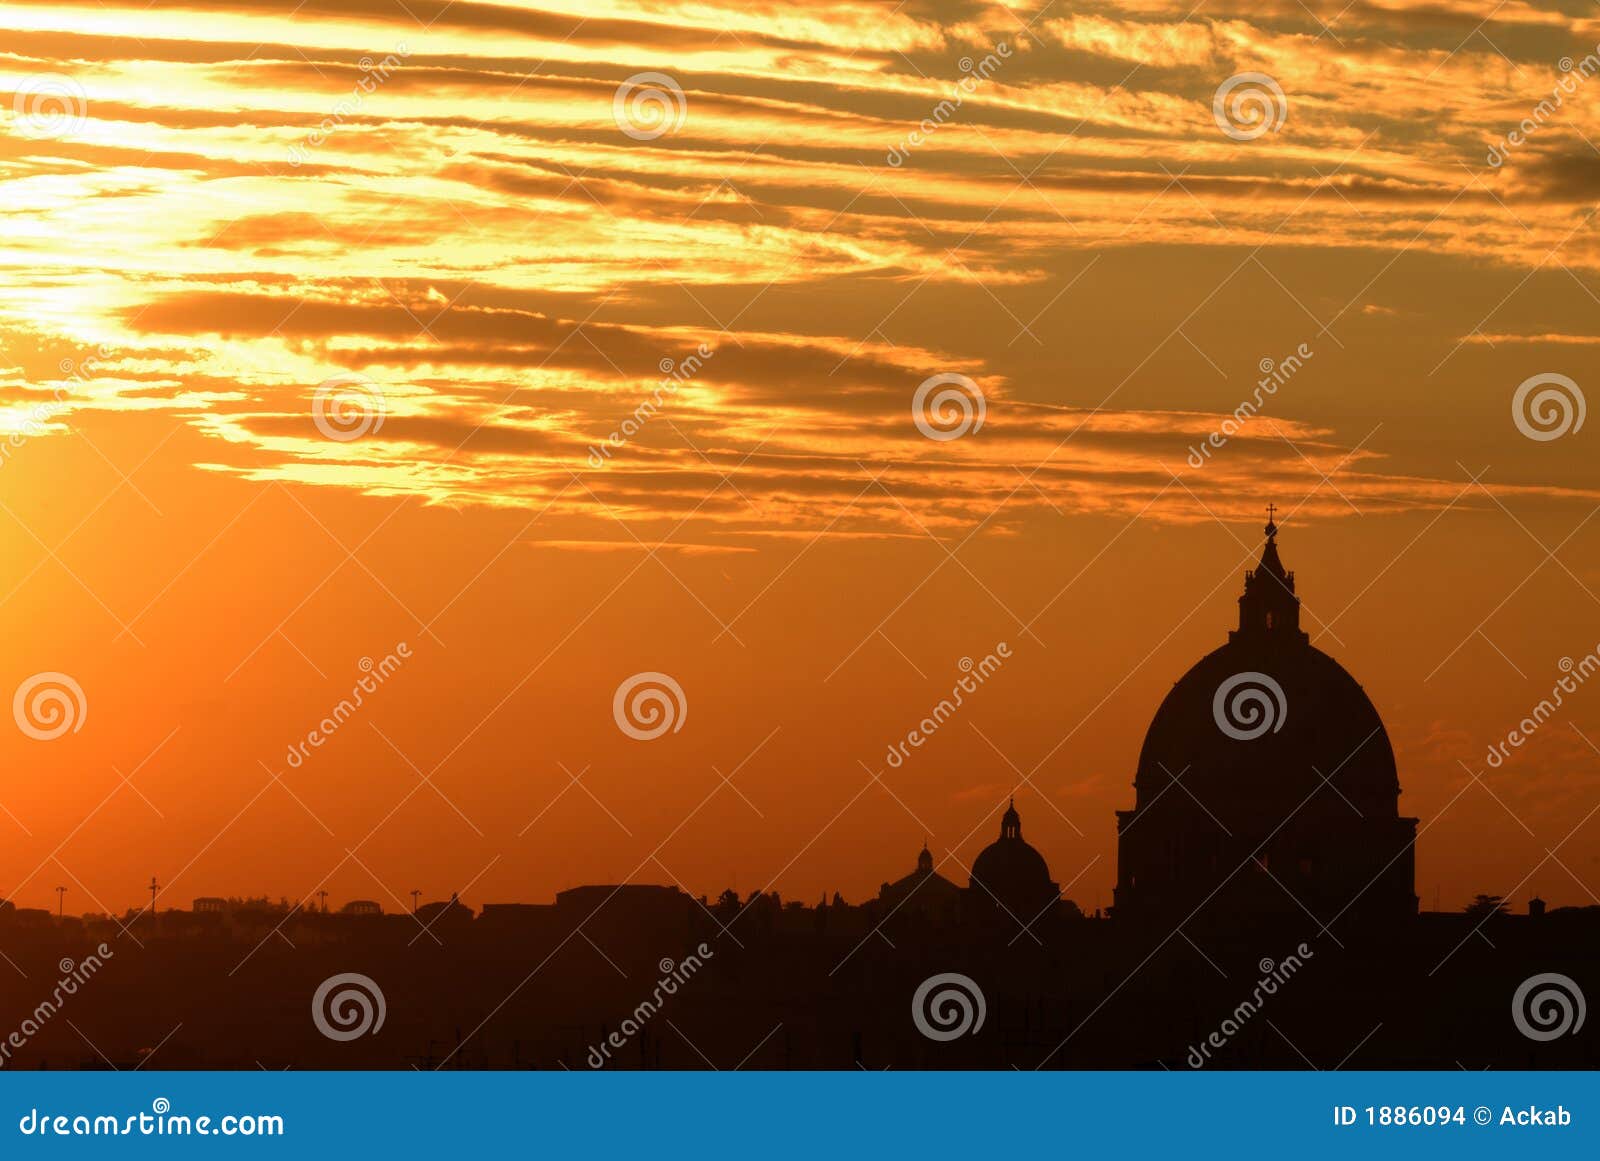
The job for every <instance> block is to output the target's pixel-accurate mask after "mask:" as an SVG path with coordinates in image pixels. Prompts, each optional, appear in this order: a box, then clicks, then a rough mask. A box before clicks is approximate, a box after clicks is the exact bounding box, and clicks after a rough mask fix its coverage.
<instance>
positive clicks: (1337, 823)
mask: <svg viewBox="0 0 1600 1161" xmlns="http://www.w3.org/2000/svg"><path fill="white" fill-rule="evenodd" d="M1265 532H1266V545H1265V547H1264V548H1263V550H1262V553H1261V563H1260V564H1259V565H1258V566H1257V567H1256V568H1255V569H1254V570H1253V571H1251V572H1247V573H1246V574H1245V586H1244V593H1243V595H1241V596H1240V598H1239V627H1238V628H1237V629H1236V630H1234V631H1233V632H1230V633H1229V634H1228V641H1227V643H1226V644H1225V645H1223V646H1221V647H1220V648H1218V649H1216V650H1214V651H1212V652H1211V653H1209V654H1207V655H1206V656H1205V657H1203V658H1202V659H1201V660H1200V661H1199V662H1197V663H1196V664H1195V665H1194V667H1193V668H1192V669H1190V670H1189V672H1188V673H1186V674H1184V675H1183V677H1182V678H1180V679H1179V680H1178V682H1177V683H1176V684H1175V685H1173V687H1172V690H1171V692H1169V693H1168V694H1167V696H1166V698H1165V699H1164V700H1163V701H1162V703H1161V706H1160V708H1159V709H1158V710H1157V711H1156V714H1155V718H1154V719H1153V720H1152V721H1151V723H1150V728H1149V731H1148V732H1147V733H1146V735H1145V740H1144V746H1143V748H1142V750H1141V751H1140V754H1139V765H1138V771H1137V774H1136V775H1135V778H1134V807H1133V809H1132V810H1124V811H1118V812H1117V834H1118V843H1117V848H1118V849H1117V871H1118V878H1117V886H1116V894H1115V900H1116V902H1115V911H1114V914H1115V915H1116V917H1117V918H1119V919H1125V920H1130V921H1140V922H1149V923H1165V924H1171V923H1176V922H1180V921H1184V920H1186V919H1187V918H1190V917H1192V920H1193V922H1196V923H1200V924H1202V925H1204V924H1206V923H1208V922H1210V923H1213V924H1214V923H1217V922H1225V923H1236V922H1239V921H1240V920H1241V918H1250V919H1254V920H1258V921H1267V920H1272V919H1275V918H1295V917H1303V916H1304V915H1305V913H1306V912H1307V911H1309V912H1310V913H1311V914H1312V915H1314V916H1315V917H1316V918H1317V920H1318V922H1319V923H1322V924H1333V923H1335V922H1339V923H1342V924H1345V925H1352V924H1357V923H1362V922H1378V923H1393V922H1395V921H1399V920H1404V919H1406V918H1409V917H1412V916H1415V915H1416V913H1417V896H1416V893H1415V889H1414V886H1413V879H1414V857H1413V844H1414V842H1415V839H1416V826H1417V820H1416V819H1415V818H1405V817H1402V816H1401V815H1400V811H1399V797H1400V783H1399V780H1398V778H1397V776H1396V772H1395V760H1394V750H1393V748H1392V747H1391V746H1390V744H1389V735H1388V733H1387V732H1386V731H1385V730H1384V727H1383V721H1382V719H1381V718H1380V717H1379V716H1378V711H1377V710H1376V708H1374V706H1373V704H1372V702H1371V700H1370V699H1369V698H1368V697H1367V695H1366V693H1365V691H1363V690H1362V688H1361V686H1360V685H1359V684H1358V683H1357V682H1356V680H1355V679H1354V678H1353V677H1351V676H1350V674H1349V673H1347V672H1346V671H1345V670H1344V668H1343V667H1342V666H1341V665H1340V664H1339V663H1338V662H1337V661H1335V660H1334V659H1333V658H1332V657H1329V656H1328V655H1327V654H1326V653H1324V652H1322V651H1321V650H1320V649H1318V648H1316V647H1315V646H1313V645H1312V644H1311V642H1310V638H1309V636H1308V635H1307V633H1306V632H1305V631H1304V630H1302V629H1301V628H1300V598H1299V597H1298V596H1296V595H1295V576H1294V573H1293V572H1290V571H1289V570H1287V569H1285V568H1284V566H1283V561H1282V559H1281V558H1280V556H1279V554H1278V545H1277V533H1278V527H1277V525H1276V524H1275V523H1273V522H1272V521H1271V519H1270V515H1269V520H1268V523H1267V526H1266V529H1265Z"/></svg>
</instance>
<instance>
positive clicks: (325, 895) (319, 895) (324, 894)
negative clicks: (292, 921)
mask: <svg viewBox="0 0 1600 1161" xmlns="http://www.w3.org/2000/svg"><path fill="white" fill-rule="evenodd" d="M317 898H318V899H320V900H322V913H323V914H324V915H326V914H327V913H328V893H327V892H326V891H318V892H317Z"/></svg>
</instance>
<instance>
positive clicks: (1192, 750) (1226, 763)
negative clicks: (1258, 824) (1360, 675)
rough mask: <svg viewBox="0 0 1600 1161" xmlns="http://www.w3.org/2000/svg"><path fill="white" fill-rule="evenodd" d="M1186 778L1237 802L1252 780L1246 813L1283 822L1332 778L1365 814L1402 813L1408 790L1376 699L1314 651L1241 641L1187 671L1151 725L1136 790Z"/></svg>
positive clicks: (1197, 788) (1194, 786) (1203, 791)
mask: <svg viewBox="0 0 1600 1161" xmlns="http://www.w3.org/2000/svg"><path fill="white" fill-rule="evenodd" d="M1258 674H1259V675H1261V677H1264V678H1267V679H1269V680H1268V681H1262V680H1259V679H1257V678H1256V677H1255V676H1254V675H1258ZM1235 679H1238V680H1235ZM1230 681H1234V684H1233V685H1231V686H1230V685H1229V684H1228V683H1229V682H1230ZM1274 684H1275V685H1276V687H1277V689H1278V690H1281V692H1282V697H1281V698H1279V697H1277V696H1276V693H1275V690H1274V689H1273V685H1274ZM1219 690H1220V691H1222V696H1221V697H1220V698H1219V696H1218V691H1219ZM1219 720H1220V721H1222V722H1226V723H1227V724H1228V725H1229V726H1230V727H1231V728H1232V729H1233V731H1234V732H1233V733H1232V734H1230V733H1228V732H1225V730H1224V729H1223V728H1222V726H1221V725H1219ZM1258 731H1259V733H1258ZM1185 771H1186V772H1185ZM1177 776H1181V777H1182V778H1183V780H1184V782H1185V784H1186V785H1187V786H1188V788H1189V789H1190V790H1191V791H1193V792H1194V793H1195V794H1196V795H1197V796H1199V797H1200V799H1201V800H1202V801H1206V802H1210V801H1211V799H1210V798H1209V797H1208V795H1207V791H1210V790H1215V791H1216V792H1217V795H1216V797H1217V800H1218V802H1219V804H1224V803H1226V804H1227V805H1233V800H1235V799H1238V798H1239V795H1238V793H1237V792H1238V791H1239V790H1242V789H1245V787H1244V786H1243V785H1242V782H1245V781H1249V782H1250V783H1251V785H1250V786H1249V789H1250V790H1251V791H1252V795H1251V797H1250V799H1249V800H1246V801H1244V802H1241V803H1239V806H1241V807H1243V808H1245V809H1249V810H1257V809H1264V810H1271V811H1275V812H1278V813H1279V815H1280V817H1281V813H1282V812H1283V811H1285V810H1287V809H1290V808H1293V807H1294V806H1295V804H1296V803H1298V802H1300V801H1301V800H1302V799H1304V798H1305V797H1306V796H1307V795H1309V794H1312V793H1313V792H1314V791H1315V790H1316V789H1317V788H1318V787H1319V786H1320V785H1321V784H1322V783H1323V780H1324V778H1326V779H1327V780H1328V781H1329V782H1330V783H1331V784H1332V785H1333V786H1335V787H1337V788H1338V790H1339V792H1340V793H1342V794H1344V795H1345V796H1346V797H1348V798H1349V799H1350V800H1351V801H1352V802H1353V803H1354V804H1355V806H1356V807H1357V809H1359V810H1360V811H1361V812H1362V813H1364V814H1370V813H1376V812H1381V811H1383V810H1384V809H1385V808H1387V809H1388V810H1390V811H1393V810H1394V809H1395V808H1396V799H1397V797H1398V795H1399V793H1400V783H1399V780H1398V778H1397V777H1396V775H1395V763H1394V750H1393V748H1392V747H1391V746H1390V744H1389V735H1388V732H1387V731H1385V730H1384V728H1383V720H1382V719H1381V718H1380V717H1379V716H1378V711H1377V709H1376V708H1375V707H1374V706H1373V704H1372V700H1371V699H1370V698H1368V697H1367V695H1366V691H1365V690H1363V689H1362V688H1361V686H1360V685H1359V684H1358V683H1357V682H1356V679H1355V678H1353V677H1351V676H1350V674H1349V673H1347V672H1346V671H1345V669H1344V667H1343V666H1342V665H1340V664H1339V663H1338V662H1337V661H1335V660H1334V659H1333V658H1332V657H1329V656H1328V655H1327V654H1326V653H1324V652H1322V650H1320V649H1318V648H1316V647H1315V646H1313V645H1310V644H1301V645H1299V646H1298V647H1294V648H1285V649H1274V648H1269V647H1263V646H1262V645H1261V643H1259V642H1252V641H1240V640H1234V641H1230V642H1229V643H1228V644H1226V645H1224V646H1222V647H1221V648H1220V649H1216V650H1214V651H1212V652H1211V653H1208V654H1207V655H1206V656H1205V657H1203V658H1201V660H1200V661H1199V662H1197V663H1196V664H1195V666H1194V667H1193V668H1192V669H1190V670H1189V672H1188V673H1186V674H1184V675H1183V677H1182V678H1181V679H1180V680H1179V681H1178V682H1177V684H1175V685H1174V686H1173V687H1172V691H1171V692H1170V693H1168V694H1167V696H1166V698H1165V699H1164V700H1163V701H1162V703H1161V708H1160V709H1158V710H1157V711H1156V715H1155V718H1154V719H1153V720H1152V721H1151V723H1150V729H1149V732H1148V733H1146V735H1145V739H1144V746H1143V748H1142V749H1141V750H1140V752H1139V771H1138V775H1137V781H1136V783H1135V785H1136V786H1138V787H1139V788H1140V790H1141V791H1142V790H1144V789H1146V788H1147V787H1148V788H1149V789H1150V790H1151V791H1154V792H1160V790H1161V789H1162V787H1164V786H1165V785H1166V784H1167V783H1168V782H1169V781H1170V779H1171V778H1172V777H1177ZM1223 821H1224V822H1226V821H1227V819H1223ZM1241 821H1242V820H1241Z"/></svg>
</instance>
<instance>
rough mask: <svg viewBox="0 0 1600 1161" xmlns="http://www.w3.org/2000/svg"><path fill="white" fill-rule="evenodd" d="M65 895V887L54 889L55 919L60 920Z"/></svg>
mask: <svg viewBox="0 0 1600 1161" xmlns="http://www.w3.org/2000/svg"><path fill="white" fill-rule="evenodd" d="M66 894H67V889H66V888H65V887H57V888H56V918H57V919H60V918H61V917H62V910H61V909H62V905H63V903H64V901H65V899H66Z"/></svg>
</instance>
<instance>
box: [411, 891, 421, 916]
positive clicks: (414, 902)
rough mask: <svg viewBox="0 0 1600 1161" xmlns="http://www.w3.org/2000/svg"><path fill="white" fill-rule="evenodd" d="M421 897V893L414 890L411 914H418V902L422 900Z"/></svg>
mask: <svg viewBox="0 0 1600 1161" xmlns="http://www.w3.org/2000/svg"><path fill="white" fill-rule="evenodd" d="M421 896H422V892H421V891H417V890H413V891H412V892H411V914H413V915H415V914H416V913H417V900H418V899H419V898H421Z"/></svg>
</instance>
